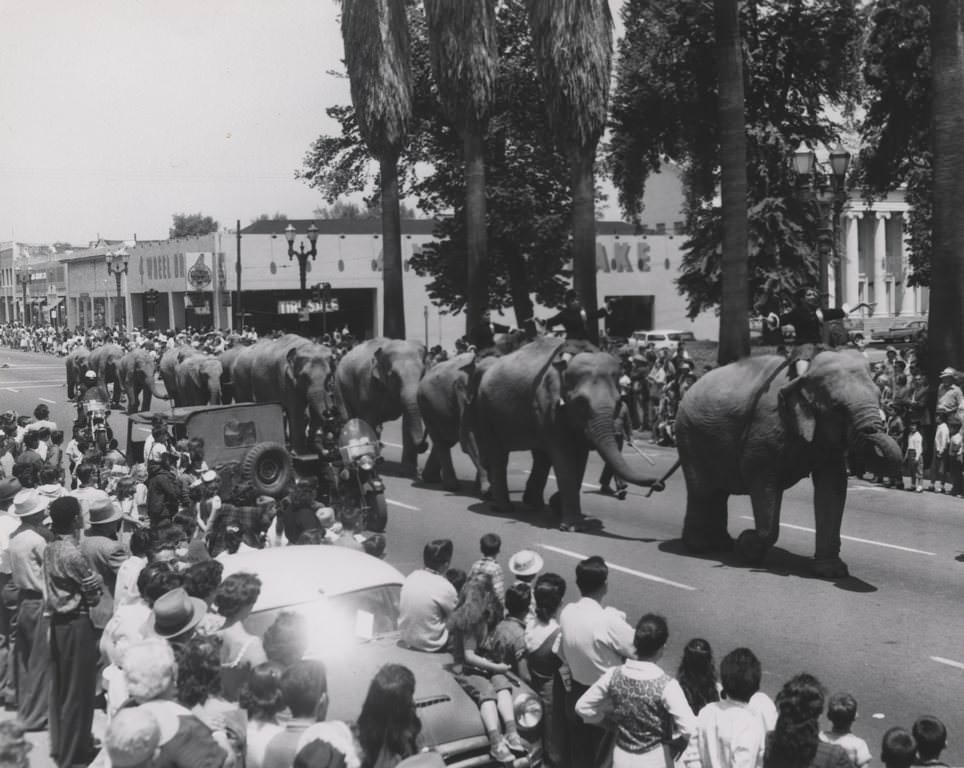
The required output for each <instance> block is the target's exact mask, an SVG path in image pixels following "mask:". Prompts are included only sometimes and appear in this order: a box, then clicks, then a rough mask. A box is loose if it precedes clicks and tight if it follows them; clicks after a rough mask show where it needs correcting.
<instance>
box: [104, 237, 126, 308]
mask: <svg viewBox="0 0 964 768" xmlns="http://www.w3.org/2000/svg"><path fill="white" fill-rule="evenodd" d="M104 258H105V260H106V261H107V271H108V272H109V273H110V274H112V275H113V276H114V280H115V282H116V283H117V302H116V304H115V305H114V323H115V324H116V325H126V324H127V323H126V322H125V321H126V319H127V312H126V311H125V308H124V302H123V299H122V298H121V276H122V275H126V274H127V264H128V262H129V261H130V258H131V257H130V255H129V254H128V253H127V251H126V250H125V249H123V248H121V249H120V250H119V251H108V252H107V253H106V254H105V256H104Z"/></svg>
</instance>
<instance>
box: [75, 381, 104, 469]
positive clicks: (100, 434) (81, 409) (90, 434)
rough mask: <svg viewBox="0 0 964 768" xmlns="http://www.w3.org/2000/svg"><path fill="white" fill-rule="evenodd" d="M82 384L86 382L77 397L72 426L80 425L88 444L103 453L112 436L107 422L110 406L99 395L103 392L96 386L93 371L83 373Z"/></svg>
mask: <svg viewBox="0 0 964 768" xmlns="http://www.w3.org/2000/svg"><path fill="white" fill-rule="evenodd" d="M92 374H93V375H92ZM84 384H86V387H85V389H84V392H83V393H82V394H81V395H79V396H78V398H77V420H76V421H75V422H74V426H78V427H80V430H81V434H82V435H83V437H84V439H85V440H86V441H87V442H88V444H89V445H91V446H95V447H96V448H97V450H98V451H100V452H101V454H103V453H106V452H107V446H108V444H109V443H110V441H111V439H112V438H113V437H114V433H113V430H111V428H110V425H109V424H108V422H107V417H108V416H110V408H108V403H107V400H105V399H102V398H101V397H100V395H103V394H105V393H104V392H102V391H101V388H99V387H98V386H97V376H96V374H94V373H93V371H88V372H87V374H85V376H84Z"/></svg>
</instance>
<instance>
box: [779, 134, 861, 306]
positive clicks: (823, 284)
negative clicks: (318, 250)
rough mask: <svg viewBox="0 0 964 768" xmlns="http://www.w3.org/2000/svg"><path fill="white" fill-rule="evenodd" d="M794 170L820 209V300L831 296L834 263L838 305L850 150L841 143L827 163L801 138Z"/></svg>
mask: <svg viewBox="0 0 964 768" xmlns="http://www.w3.org/2000/svg"><path fill="white" fill-rule="evenodd" d="M792 160H793V170H794V171H796V174H797V183H798V185H799V189H800V191H801V193H803V195H804V196H805V198H806V199H809V200H812V201H813V202H815V203H816V204H817V207H818V209H819V211H820V236H819V239H818V241H817V253H818V255H819V256H820V297H821V298H820V300H821V302H822V301H824V300H825V299H826V298H827V297H829V295H830V287H829V286H830V265H831V264H832V265H833V270H834V272H833V275H834V280H833V286H834V304H835V306H838V307H839V306H841V305H842V304H843V302H844V297H843V280H842V279H841V274H840V257H839V256H838V255H837V231H836V228H837V222H838V221H839V220H840V214H841V213H842V211H843V204H844V202H845V201H846V200H847V187H846V180H847V169H848V168H849V167H850V153H849V152H848V151H847V150H846V149H844V147H843V145H842V144H840V143H839V142H838V143H837V146H836V147H835V148H834V149H832V150H831V151H830V155H829V157H828V160H827V164H829V166H830V169H829V173H828V172H827V167H826V164H823V163H818V162H817V155H816V153H815V152H814V151H813V150H812V149H810V147H808V146H807V144H806V142H803V141H801V142H800V146H799V147H797V149H796V150H795V151H794V153H793V158H792Z"/></svg>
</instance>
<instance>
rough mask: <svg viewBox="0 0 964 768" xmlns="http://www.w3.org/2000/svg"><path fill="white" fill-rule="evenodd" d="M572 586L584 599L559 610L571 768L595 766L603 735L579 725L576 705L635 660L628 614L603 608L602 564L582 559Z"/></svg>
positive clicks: (606, 586)
mask: <svg viewBox="0 0 964 768" xmlns="http://www.w3.org/2000/svg"><path fill="white" fill-rule="evenodd" d="M576 586H577V587H578V588H579V592H580V594H581V595H582V597H581V598H580V599H579V600H578V601H576V602H574V603H570V604H569V605H567V606H566V607H565V608H563V609H562V613H561V614H560V616H559V626H560V628H561V631H562V642H561V644H560V647H559V655H560V657H561V658H562V659H563V661H564V662H565V664H566V665H567V666H568V669H569V685H568V687H567V688H566V693H565V712H566V719H567V721H568V728H567V730H566V734H567V736H568V738H569V750H568V751H569V753H570V758H571V762H572V765H573V766H574V767H575V766H588V765H592V764H593V762H594V760H595V758H596V755H597V752H598V751H599V750H600V747H601V746H602V744H603V737H604V735H605V732H604V731H603V730H602V729H601V728H598V727H597V726H595V725H589V724H586V723H584V722H583V721H582V719H581V718H580V717H579V716H578V715H577V714H576V709H575V707H576V702H577V701H578V700H579V699H580V697H581V696H582V695H583V694H584V693H585V692H586V691H588V690H589V687H590V686H591V685H592V684H593V683H595V682H596V680H598V679H599V677H600V675H602V674H603V673H604V672H606V671H607V670H608V669H610V668H612V667H618V666H620V665H621V664H622V663H623V662H624V661H625V660H626V659H631V658H633V657H634V656H635V655H636V647H635V645H634V639H635V632H634V630H633V628H632V627H631V626H630V625H629V624H627V623H626V615H625V614H624V613H623V612H622V611H617V610H616V609H615V608H611V607H603V604H602V601H603V600H604V599H605V597H606V593H607V591H608V589H609V568H608V567H607V565H606V561H605V560H603V559H602V558H601V557H599V556H598V555H594V556H592V557H588V558H586V559H585V560H582V561H581V562H580V563H579V564H578V565H577V566H576Z"/></svg>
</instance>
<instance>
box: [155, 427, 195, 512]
mask: <svg viewBox="0 0 964 768" xmlns="http://www.w3.org/2000/svg"><path fill="white" fill-rule="evenodd" d="M151 450H152V454H153V457H152V458H154V461H152V462H150V463H148V465H147V467H148V469H147V516H148V517H149V518H150V521H151V527H152V528H157V527H159V526H161V525H166V524H169V523H170V522H171V521H172V520H173V519H174V518H175V517H176V516H177V513H178V511H179V510H180V508H181V507H182V506H184V507H186V506H188V504H190V498H189V497H188V493H187V491H186V490H185V489H184V486H182V485H181V484H180V483H179V482H178V481H177V477H176V476H175V474H174V469H173V467H174V461H175V457H174V454H172V453H171V452H170V451H168V450H167V448H166V447H165V446H164V445H163V443H155V445H154V447H153V448H152V449H151Z"/></svg>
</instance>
